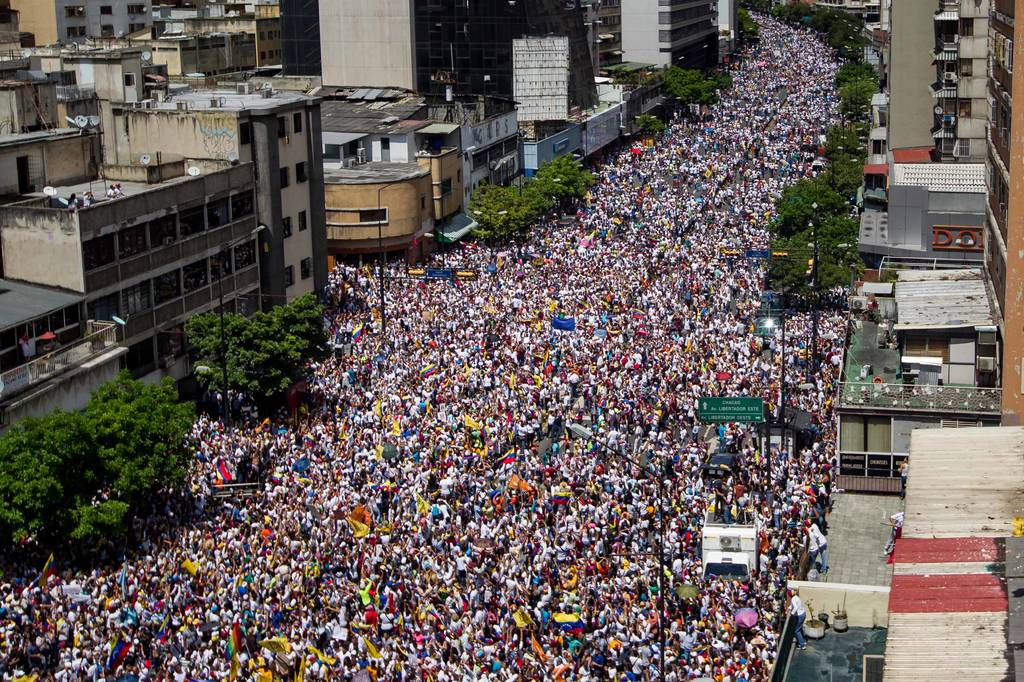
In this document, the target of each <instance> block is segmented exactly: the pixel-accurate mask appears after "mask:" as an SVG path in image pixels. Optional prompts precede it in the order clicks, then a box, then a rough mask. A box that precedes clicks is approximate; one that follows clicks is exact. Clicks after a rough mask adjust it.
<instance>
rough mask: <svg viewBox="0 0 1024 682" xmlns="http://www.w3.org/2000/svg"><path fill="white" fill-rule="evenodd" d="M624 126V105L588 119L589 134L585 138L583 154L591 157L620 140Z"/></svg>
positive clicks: (618, 105)
mask: <svg viewBox="0 0 1024 682" xmlns="http://www.w3.org/2000/svg"><path fill="white" fill-rule="evenodd" d="M621 124H622V105H621V104H616V105H615V106H614V107H612V108H611V109H609V110H608V111H602V112H601V113H600V114H597V115H596V116H592V117H591V118H588V119H587V123H586V126H587V132H586V134H585V135H584V137H583V154H584V156H590V155H591V154H593V153H594V152H596V151H597V150H599V149H601V147H604V146H605V145H607V144H610V143H612V142H614V141H615V140H617V139H618V138H619V126H620V125H621Z"/></svg>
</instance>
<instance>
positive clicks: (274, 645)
mask: <svg viewBox="0 0 1024 682" xmlns="http://www.w3.org/2000/svg"><path fill="white" fill-rule="evenodd" d="M259 644H260V646H261V647H263V648H264V649H266V650H267V651H272V652H274V653H275V654H286V653H288V652H289V651H291V650H292V645H291V644H289V643H288V638H287V637H271V638H270V639H264V640H261V641H260V643H259Z"/></svg>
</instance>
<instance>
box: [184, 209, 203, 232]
mask: <svg viewBox="0 0 1024 682" xmlns="http://www.w3.org/2000/svg"><path fill="white" fill-rule="evenodd" d="M204 213H205V211H204V210H203V207H202V206H197V207H195V208H190V209H188V210H187V211H182V212H181V214H180V218H181V236H182V237H190V236H192V235H194V234H199V233H200V232H202V231H203V230H205V229H206V221H205V219H204V218H205V217H204V215H203V214H204Z"/></svg>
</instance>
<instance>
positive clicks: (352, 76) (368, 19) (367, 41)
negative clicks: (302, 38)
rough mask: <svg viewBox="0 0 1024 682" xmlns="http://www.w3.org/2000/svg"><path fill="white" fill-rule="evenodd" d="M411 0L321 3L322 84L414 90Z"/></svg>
mask: <svg viewBox="0 0 1024 682" xmlns="http://www.w3.org/2000/svg"><path fill="white" fill-rule="evenodd" d="M414 1H415V0H344V1H343V2H339V1H336V0H335V1H330V2H321V3H320V58H321V61H322V63H323V82H324V84H325V85H364V86H371V85H372V86H377V87H385V86H388V87H397V88H405V89H408V90H413V89H415V87H416V69H415V64H416V61H415V60H416V55H415V52H414V51H413V23H412V17H413V13H412V12H413V10H412V7H413V2H414ZM381 45H386V46H387V49H386V50H383V49H381Z"/></svg>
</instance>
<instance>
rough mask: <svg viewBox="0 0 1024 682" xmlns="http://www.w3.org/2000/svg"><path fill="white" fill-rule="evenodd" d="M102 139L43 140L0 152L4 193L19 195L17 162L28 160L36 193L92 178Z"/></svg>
mask: <svg viewBox="0 0 1024 682" xmlns="http://www.w3.org/2000/svg"><path fill="white" fill-rule="evenodd" d="M98 144H99V137H98V136H96V135H83V136H81V137H65V138H60V139H55V140H41V141H39V142H35V143H32V144H25V145H20V146H17V147H6V148H4V149H3V150H0V194H7V195H16V194H18V193H19V192H18V190H19V188H18V165H17V159H18V157H21V156H27V157H28V168H29V180H30V182H31V183H32V185H33V186H34V187H35V191H36V192H40V191H42V189H43V187H44V186H46V185H48V184H49V185H63V184H71V183H76V182H80V181H83V180H86V179H88V178H89V177H90V176H91V175H92V174H93V172H94V171H95V169H96V166H97V161H98V157H99V150H98Z"/></svg>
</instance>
